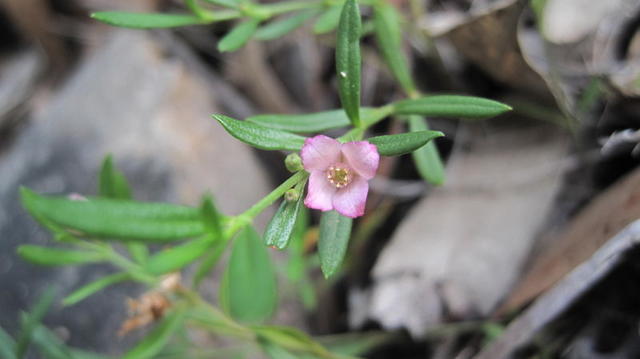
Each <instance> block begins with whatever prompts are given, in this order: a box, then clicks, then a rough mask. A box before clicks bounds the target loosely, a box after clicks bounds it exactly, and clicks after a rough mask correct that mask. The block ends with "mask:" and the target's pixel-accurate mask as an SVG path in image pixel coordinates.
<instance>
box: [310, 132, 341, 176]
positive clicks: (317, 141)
mask: <svg viewBox="0 0 640 359" xmlns="http://www.w3.org/2000/svg"><path fill="white" fill-rule="evenodd" d="M341 146H342V145H341V144H340V142H338V141H336V140H334V139H333V138H331V137H327V136H324V135H318V136H314V137H310V138H307V139H306V140H305V141H304V146H302V150H301V151H300V156H301V157H302V165H303V166H304V169H305V170H307V171H308V172H311V171H315V170H319V171H324V170H326V169H327V167H329V166H331V165H332V164H334V163H336V162H339V161H340V147H341Z"/></svg>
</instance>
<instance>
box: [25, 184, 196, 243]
mask: <svg viewBox="0 0 640 359" xmlns="http://www.w3.org/2000/svg"><path fill="white" fill-rule="evenodd" d="M21 196H22V203H23V205H24V207H25V208H27V209H28V210H29V212H30V213H31V214H33V215H34V216H38V217H43V218H46V220H48V221H51V222H53V223H55V224H56V225H58V226H61V227H65V228H72V229H74V230H75V231H80V232H82V233H84V234H86V235H87V236H91V237H96V238H114V239H133V240H147V241H160V242H164V241H171V240H177V239H182V238H188V237H196V236H199V235H202V234H203V233H204V225H203V223H202V218H201V216H200V213H199V211H198V210H197V209H196V208H191V207H185V206H178V205H171V204H165V203H143V202H135V201H127V200H114V199H107V198H88V199H87V200H71V199H68V198H65V197H58V196H40V195H38V194H36V193H35V192H33V191H31V190H29V189H27V188H22V189H21Z"/></svg>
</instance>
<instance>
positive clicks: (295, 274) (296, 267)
mask: <svg viewBox="0 0 640 359" xmlns="http://www.w3.org/2000/svg"><path fill="white" fill-rule="evenodd" d="M308 226H309V211H308V210H307V207H305V206H302V207H301V208H300V212H299V213H298V218H297V219H296V224H295V226H294V227H293V233H291V238H290V239H289V247H288V248H289V256H288V258H287V278H288V279H289V281H291V282H293V283H297V282H299V281H300V280H302V278H303V277H304V275H305V271H306V264H307V263H306V260H305V258H304V235H305V233H306V232H307V227H308Z"/></svg>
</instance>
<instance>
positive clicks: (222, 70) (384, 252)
mask: <svg viewBox="0 0 640 359" xmlns="http://www.w3.org/2000/svg"><path fill="white" fill-rule="evenodd" d="M389 1H390V2H392V3H393V4H394V5H396V6H397V7H398V9H400V10H401V12H402V13H403V14H404V16H405V18H406V20H407V22H406V24H405V25H406V26H405V30H406V31H405V33H404V40H405V50H406V53H407V54H408V55H409V57H410V61H411V63H412V68H413V74H414V77H415V78H416V80H417V82H418V84H419V86H420V88H421V90H422V91H423V92H424V93H426V94H432V93H457V94H469V95H475V96H483V97H487V98H491V99H495V100H499V101H502V102H505V103H507V104H509V105H511V106H512V107H513V108H514V111H513V112H512V113H510V114H508V115H503V116H501V117H499V118H496V119H492V120H488V121H476V122H464V121H454V120H444V119H438V118H433V119H429V120H430V125H431V127H432V129H435V130H440V131H443V132H444V133H445V134H446V137H445V138H440V139H438V140H437V146H438V149H439V150H440V153H441V154H442V156H443V159H445V161H446V175H447V179H446V183H445V184H444V185H443V186H439V187H433V186H430V185H428V184H426V183H425V182H424V180H422V179H421V177H420V175H419V173H418V171H417V170H416V169H415V167H414V165H413V162H412V161H411V158H410V156H401V157H397V158H385V159H384V160H383V161H382V162H381V166H380V170H379V173H378V176H377V177H376V178H375V179H374V181H373V182H372V192H371V193H370V196H369V204H368V210H367V215H366V216H365V217H363V218H361V219H360V220H359V221H358V222H357V224H356V227H355V229H354V235H353V237H352V241H351V246H350V252H349V253H350V254H349V256H348V258H347V262H346V264H345V265H344V269H343V272H342V273H341V274H340V275H339V276H337V277H336V278H335V279H331V280H329V281H326V280H324V279H323V278H322V275H321V274H320V272H319V270H318V268H317V264H316V265H315V266H314V265H313V257H314V255H313V253H314V251H315V240H316V239H317V233H316V232H314V231H313V229H312V230H310V231H309V233H307V236H306V237H305V238H306V239H305V243H304V250H305V251H306V253H307V254H308V258H309V260H310V262H311V263H312V264H311V265H310V268H311V269H310V270H309V273H308V276H305V280H304V284H303V285H302V288H303V289H300V288H299V287H298V286H295V287H294V286H293V285H291V284H290V283H289V284H287V283H288V282H287V280H282V281H281V282H282V283H283V284H282V286H283V288H282V291H281V293H282V297H283V298H282V300H281V303H280V309H279V312H278V314H277V316H276V318H275V322H276V323H279V324H285V325H294V326H296V327H299V328H302V329H304V330H306V331H307V332H309V333H312V334H318V335H320V334H336V333H347V332H352V333H358V332H362V331H366V330H377V331H380V332H381V333H383V334H384V333H386V334H387V336H385V340H384V343H383V344H382V345H378V346H376V347H375V348H373V349H370V350H368V353H367V354H366V355H365V356H366V357H368V358H391V357H393V358H472V357H478V358H501V357H524V358H529V357H536V358H554V357H568V358H635V357H640V340H639V339H640V338H638V336H639V334H638V333H639V324H640V308H639V307H638V303H640V290H639V289H638V285H637V284H638V279H640V268H639V265H638V263H640V261H639V259H640V255H639V253H638V250H637V249H636V243H638V241H640V224H639V223H637V222H636V220H637V219H638V218H639V217H640V172H638V171H637V170H635V168H636V166H637V164H638V156H639V155H640V146H639V144H640V132H639V131H640V101H639V96H640V31H639V30H640V2H639V1H638V0H608V1H590V0H531V1H524V0H393V1H391V0H389ZM366 9H367V8H366V7H363V16H364V19H365V28H366V22H367V21H368V19H369V15H370V14H369V13H368V12H367V10H366ZM98 10H127V11H145V12H184V11H185V10H184V8H183V6H182V2H180V1H177V0H175V1H174V0H137V1H125V0H49V1H46V0H2V2H0V39H1V40H0V326H1V327H3V328H5V329H6V330H7V331H8V332H10V333H12V332H15V331H16V330H17V328H18V323H19V320H18V317H19V313H20V311H23V310H26V309H27V308H29V307H30V305H31V304H32V303H33V302H34V300H35V298H36V297H37V296H38V295H39V294H40V293H41V292H42V291H43V290H44V288H45V287H47V286H48V285H54V286H55V287H56V288H57V290H58V291H59V293H60V294H59V295H60V296H62V295H63V294H65V293H69V292H70V291H71V290H73V289H74V288H77V287H78V286H80V285H81V284H84V283H87V282H89V281H91V280H92V279H94V278H98V277H100V276H102V275H103V274H104V273H106V272H108V271H109V268H107V267H104V266H100V265H94V266H87V267H82V268H76V267H73V268H72V267H65V268H62V269H58V268H41V267H36V266H33V265H31V264H28V263H26V262H24V261H22V260H20V259H19V258H18V257H17V256H16V254H15V248H16V247H17V246H18V245H19V244H25V243H34V244H45V243H47V242H48V241H50V238H49V237H50V236H49V235H48V234H47V233H45V232H44V230H42V229H40V228H39V227H38V226H37V225H36V223H35V221H34V220H33V219H31V217H30V216H28V215H27V213H26V212H25V211H24V210H23V209H22V207H21V205H20V202H19V198H18V189H19V187H20V186H22V185H25V186H28V187H30V188H32V189H34V190H36V191H38V192H43V193H58V194H69V193H81V194H95V193H96V183H97V179H96V175H97V173H98V170H99V166H100V162H101V160H102V158H103V157H104V156H105V155H106V154H108V153H111V154H113V156H114V159H115V161H116V163H117V164H118V166H119V167H120V168H121V169H122V170H123V172H124V173H125V175H126V176H127V178H129V180H130V182H131V184H132V187H133V191H134V196H135V198H136V199H138V200H149V201H168V202H172V203H183V204H189V205H196V204H197V203H198V201H199V198H200V196H201V195H202V194H203V193H206V192H211V193H212V194H214V195H215V197H216V199H217V203H218V204H219V206H220V208H221V209H222V210H223V211H224V212H225V213H229V214H237V213H240V212H241V211H243V210H245V209H246V208H248V207H250V206H251V205H252V204H253V203H255V202H256V201H257V200H259V199H260V198H262V196H264V195H265V194H267V193H268V192H269V191H270V190H271V189H272V188H273V187H274V186H275V185H277V184H278V183H280V181H281V180H283V179H284V178H286V176H287V172H286V170H285V168H284V163H283V159H284V154H283V153H276V152H265V151H256V150H252V149H251V148H249V147H248V146H246V145H244V144H242V143H240V142H239V141H237V140H235V139H234V138H232V137H231V136H229V135H228V134H227V133H226V132H225V131H224V130H223V129H222V127H220V126H219V125H218V124H217V123H215V122H214V121H213V120H212V119H211V118H210V114H212V113H224V114H228V115H229V116H232V117H235V118H240V119H242V118H246V117H248V116H251V115H254V114H258V113H303V112H317V111H322V110H327V109H333V108H338V107H339V106H340V103H339V99H338V95H337V90H336V79H335V62H334V41H335V35H334V34H333V33H327V34H321V35H316V34H314V33H313V30H312V27H313V21H309V24H307V26H304V27H302V28H300V29H298V30H296V31H295V32H293V33H292V34H289V35H287V36H286V37H284V38H281V39H277V40H274V41H270V42H260V41H251V42H249V43H248V44H247V45H246V46H245V47H244V48H242V49H241V50H239V51H236V52H233V53H225V54H221V53H219V52H218V51H217V50H216V43H217V40H218V39H219V38H220V37H221V36H223V35H224V34H225V33H226V32H227V31H228V30H229V28H230V27H231V25H232V23H229V22H226V23H220V24H216V25H213V26H199V27H185V28H179V29H175V30H153V31H144V30H143V31H140V30H128V29H117V28H113V27H109V26H107V25H104V24H101V23H98V22H97V21H94V20H92V19H91V18H89V16H88V15H89V13H90V12H92V11H98ZM362 53H363V62H364V63H363V73H362V79H363V84H362V103H363V105H366V106H379V105H384V104H386V103H388V102H390V101H393V100H396V99H399V98H402V96H403V95H402V92H401V91H400V89H399V88H398V87H397V85H396V84H395V82H394V80H393V79H392V77H391V75H390V73H389V72H388V71H387V70H386V68H385V66H384V64H383V62H382V59H381V58H380V57H379V53H378V52H377V51H376V44H375V41H372V39H371V36H365V37H364V40H363V48H362ZM404 126H405V123H404V122H403V121H401V120H399V119H389V120H386V121H383V122H381V123H380V124H379V125H376V126H375V127H374V128H373V133H374V134H384V133H397V132H400V131H402V130H403V128H404ZM339 134H340V133H339V132H330V133H329V135H339ZM271 213H273V212H271ZM314 215H315V214H314ZM268 218H269V214H268V213H267V214H265V216H263V217H261V219H260V220H259V222H260V223H261V225H262V226H264V223H265V222H266V221H267V220H268ZM312 220H317V218H315V217H314V218H312ZM312 223H317V222H312ZM259 227H260V226H259ZM274 258H275V259H276V260H277V261H280V262H282V263H285V261H286V254H285V253H274ZM216 280H217V279H216V278H212V279H211V280H210V283H209V284H208V285H206V286H205V289H204V290H205V291H206V292H207V293H208V295H210V296H214V295H215V291H216V289H215V288H216V285H215V283H216ZM141 291H142V289H141V288H138V287H136V286H134V285H120V286H115V287H112V288H109V289H107V290H106V291H104V292H102V293H101V294H100V295H96V296H94V297H91V298H89V299H88V300H86V301H84V302H82V303H80V304H78V305H76V306H73V307H70V308H62V307H61V306H60V305H54V307H53V308H52V310H51V312H50V313H49V314H47V316H46V317H45V321H44V323H45V324H46V325H47V326H48V327H49V328H50V329H52V330H53V332H54V333H56V335H57V336H58V337H59V339H60V340H62V341H63V342H65V343H68V344H70V345H73V346H76V347H79V348H84V349H90V350H94V351H98V352H101V353H105V354H110V355H114V356H117V355H118V353H121V352H122V351H123V350H124V348H127V347H129V346H130V345H131V344H132V343H133V342H135V340H136V338H138V337H139V334H137V333H132V334H130V335H127V336H125V337H122V338H121V337H118V336H117V335H116V333H117V331H118V328H119V327H120V325H121V324H122V322H123V321H124V320H125V318H126V306H125V301H126V298H128V297H132V296H136V295H138V294H139V293H140V292H141ZM301 293H302V294H301ZM531 303H533V304H531ZM205 343H206V341H205Z"/></svg>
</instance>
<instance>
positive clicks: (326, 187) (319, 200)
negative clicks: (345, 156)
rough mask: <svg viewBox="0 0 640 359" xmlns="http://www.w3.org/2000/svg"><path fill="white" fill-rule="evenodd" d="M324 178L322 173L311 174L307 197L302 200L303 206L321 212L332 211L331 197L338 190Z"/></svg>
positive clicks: (314, 172)
mask: <svg viewBox="0 0 640 359" xmlns="http://www.w3.org/2000/svg"><path fill="white" fill-rule="evenodd" d="M325 176H326V175H325V174H324V171H313V172H311V175H310V176H309V188H308V190H307V197H306V198H305V199H304V205H305V206H307V207H309V208H313V209H319V210H321V211H330V210H332V209H333V203H332V201H333V196H334V195H335V193H336V191H337V190H338V189H337V188H335V187H334V186H333V185H332V184H331V183H329V181H327V178H326V177H325Z"/></svg>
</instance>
